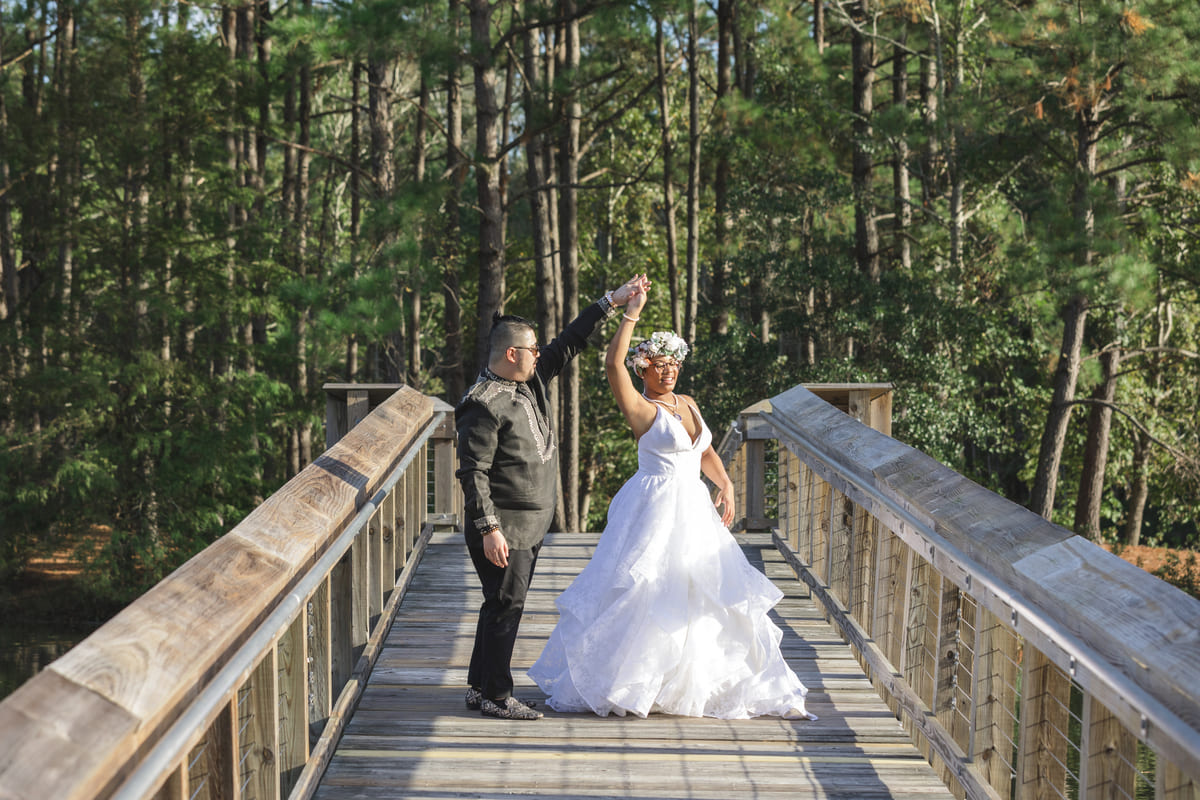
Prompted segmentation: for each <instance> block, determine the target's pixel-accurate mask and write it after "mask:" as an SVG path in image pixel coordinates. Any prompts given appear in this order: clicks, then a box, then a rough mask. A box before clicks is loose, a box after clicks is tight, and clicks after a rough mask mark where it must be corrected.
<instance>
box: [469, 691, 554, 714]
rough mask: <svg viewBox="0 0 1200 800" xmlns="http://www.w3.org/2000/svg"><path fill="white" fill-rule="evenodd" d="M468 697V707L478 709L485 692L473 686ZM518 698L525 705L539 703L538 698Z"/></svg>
mask: <svg viewBox="0 0 1200 800" xmlns="http://www.w3.org/2000/svg"><path fill="white" fill-rule="evenodd" d="M466 699H467V708H469V709H471V710H472V711H478V710H479V705H480V704H481V703H482V702H483V692H481V691H479V690H478V689H476V688H475V687H474V686H472V687H470V688H469V689H467V698H466ZM518 699H519V700H520V701H521V702H522V703H524V704H525V705H527V706H529V707H530V708H536V707H537V704H538V701H537V700H527V699H525V698H524V697H521V698H518Z"/></svg>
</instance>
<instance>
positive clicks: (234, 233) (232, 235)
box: [212, 6, 241, 429]
mask: <svg viewBox="0 0 1200 800" xmlns="http://www.w3.org/2000/svg"><path fill="white" fill-rule="evenodd" d="M221 39H222V41H223V42H224V44H225V54H226V58H227V61H228V64H227V71H228V72H227V77H226V80H225V86H224V89H225V92H224V94H225V97H224V100H225V102H226V103H227V104H228V107H227V108H226V109H225V112H226V115H225V117H226V118H225V124H226V129H225V168H226V172H227V174H228V175H229V177H230V179H231V180H236V177H235V176H237V175H238V172H239V169H238V131H239V130H240V129H241V124H240V119H239V113H238V92H237V59H238V46H237V43H238V36H237V14H236V12H235V11H234V10H233V8H232V7H230V6H221ZM240 217H241V215H240V213H239V210H238V204H237V203H236V202H231V203H229V204H228V207H227V208H226V211H225V226H226V229H225V265H224V266H225V275H224V279H225V291H226V296H227V298H229V300H232V298H233V297H234V289H235V286H236V280H237V277H236V275H237V273H236V267H235V265H236V264H237V247H238V233H239V229H240V222H239V221H240ZM229 300H227V301H226V302H224V303H222V304H221V315H220V322H219V330H218V332H217V339H218V344H217V347H216V355H215V360H214V363H213V369H212V371H213V373H214V374H216V375H218V376H220V377H221V378H224V379H225V380H229V379H231V378H232V377H233V364H234V355H235V352H236V345H235V343H234V336H233V327H234V321H233V313H232V310H231V309H232V307H233V303H232V302H230V301H229ZM226 417H227V409H226V408H225V406H224V404H222V409H221V412H220V413H219V414H218V421H217V425H218V427H219V428H221V429H224V428H225V426H226V424H227V418H226Z"/></svg>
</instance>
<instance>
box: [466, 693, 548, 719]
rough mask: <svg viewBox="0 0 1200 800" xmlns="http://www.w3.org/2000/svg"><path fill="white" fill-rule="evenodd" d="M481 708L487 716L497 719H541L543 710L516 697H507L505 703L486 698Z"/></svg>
mask: <svg viewBox="0 0 1200 800" xmlns="http://www.w3.org/2000/svg"><path fill="white" fill-rule="evenodd" d="M479 710H480V711H481V712H483V715H484V716H485V717H496V718H497V719H541V718H542V712H540V711H538V710H536V709H533V708H530V707H529V706H527V705H525V704H524V703H522V702H521V701H520V700H518V699H517V698H515V697H508V698H505V700H504V702H503V704H501V703H499V702H496V701H495V700H489V699H488V698H486V697H485V698H484V699H483V701H482V702H481V703H480V705H479Z"/></svg>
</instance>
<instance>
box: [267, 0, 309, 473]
mask: <svg viewBox="0 0 1200 800" xmlns="http://www.w3.org/2000/svg"><path fill="white" fill-rule="evenodd" d="M302 5H303V7H304V11H305V12H306V13H307V12H309V11H311V10H312V0H303V2H302ZM299 56H300V70H299V75H298V76H297V79H298V82H299V86H298V90H299V91H298V95H299V96H298V98H297V99H298V104H297V108H296V123H297V126H298V133H299V138H298V141H297V144H298V145H299V147H298V148H297V152H296V207H295V217H294V218H293V220H292V222H293V228H294V236H295V241H296V276H297V278H299V280H300V281H301V283H305V282H307V280H308V262H309V254H308V238H309V227H310V224H309V210H308V206H309V193H310V187H309V165H310V164H311V157H310V155H309V153H310V152H311V149H312V68H311V67H310V66H309V63H308V62H309V53H308V49H307V48H306V47H302V48H301V49H300V53H299ZM264 138H265V137H264ZM311 314H312V309H311V308H310V307H309V306H308V305H302V306H301V307H300V308H298V309H296V385H295V387H294V391H295V393H296V399H297V400H298V401H299V404H300V407H299V409H298V416H299V421H298V423H297V426H296V439H297V442H296V443H297V445H298V448H297V458H298V462H297V463H296V464H294V466H295V467H296V472H295V473H293V474H298V473H299V471H300V470H302V469H304V468H305V467H306V466H308V465H309V464H310V463H312V422H311V421H310V416H309V414H308V409H309V408H310V407H311V405H312V404H311V402H310V398H311V397H312V389H313V387H312V386H311V385H310V381H311V380H312V372H311V371H310V370H309V360H310V358H311V356H310V354H309V347H308V330H309V322H310V319H309V317H310V315H311Z"/></svg>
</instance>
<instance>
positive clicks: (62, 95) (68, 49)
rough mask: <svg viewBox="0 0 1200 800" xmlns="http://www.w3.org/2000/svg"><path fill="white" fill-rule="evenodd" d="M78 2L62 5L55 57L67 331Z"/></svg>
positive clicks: (73, 232) (75, 211)
mask: <svg viewBox="0 0 1200 800" xmlns="http://www.w3.org/2000/svg"><path fill="white" fill-rule="evenodd" d="M75 25H76V18H75V4H74V3H73V2H60V3H59V4H58V37H57V39H58V47H57V48H56V51H57V57H56V59H55V72H56V76H55V82H56V84H57V86H56V89H57V92H56V93H57V95H58V98H59V99H58V106H59V117H58V128H59V129H58V132H57V138H58V148H59V161H58V169H57V170H56V171H55V181H56V184H57V185H56V186H55V187H54V194H55V198H56V202H57V204H58V212H57V214H58V217H59V219H60V220H61V223H62V224H61V232H60V233H59V235H58V282H59V283H58V301H59V308H60V315H61V319H62V321H63V327H64V329H65V330H74V328H75V325H76V319H77V315H76V313H75V303H76V300H75V297H74V291H73V290H74V284H75V246H76V240H77V238H78V231H77V226H78V220H79V191H78V186H79V177H80V176H79V172H80V163H79V133H80V131H79V128H78V126H77V125H76V123H75V101H74V99H73V97H72V95H73V93H74V85H75V80H76V78H75V72H76V63H77V60H78V57H77V55H76V54H77V43H76V30H75Z"/></svg>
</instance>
